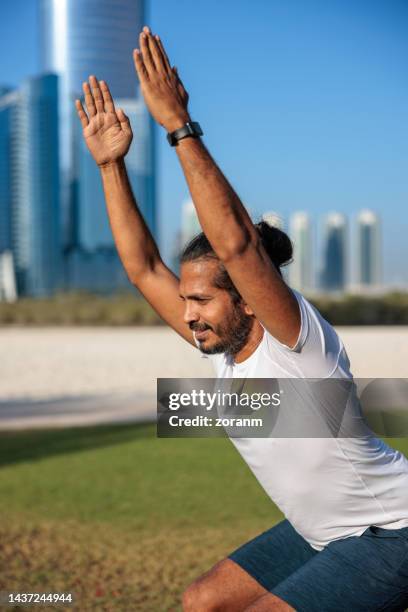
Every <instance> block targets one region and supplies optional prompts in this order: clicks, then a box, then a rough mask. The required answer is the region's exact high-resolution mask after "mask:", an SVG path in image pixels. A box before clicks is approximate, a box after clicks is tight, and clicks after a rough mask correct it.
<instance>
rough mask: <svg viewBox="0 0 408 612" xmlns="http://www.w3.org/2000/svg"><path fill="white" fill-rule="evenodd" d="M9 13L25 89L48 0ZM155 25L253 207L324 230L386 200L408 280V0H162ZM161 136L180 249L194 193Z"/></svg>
mask: <svg viewBox="0 0 408 612" xmlns="http://www.w3.org/2000/svg"><path fill="white" fill-rule="evenodd" d="M1 17H2V19H1V25H0V34H1V35H0V53H1V57H2V58H3V62H2V68H1V71H0V82H4V83H9V84H11V85H17V84H19V83H20V82H21V80H22V79H23V78H24V77H25V76H27V75H30V74H35V73H36V72H37V71H38V66H39V61H38V59H39V58H38V29H37V27H36V26H37V16H36V0H13V2H6V3H3V4H2V7H1ZM148 22H149V25H150V26H151V27H152V29H153V30H154V31H156V32H158V33H160V35H161V36H162V38H163V40H164V42H165V44H166V46H167V48H168V52H169V55H170V58H171V60H172V62H173V63H174V64H176V65H177V66H178V68H179V72H180V74H181V76H182V78H183V81H184V83H185V86H186V88H187V90H188V91H189V94H190V101H191V102H190V108H191V114H192V116H193V119H195V120H198V121H200V123H201V125H202V128H203V129H204V132H205V141H206V144H207V146H208V147H209V149H210V151H211V152H212V154H213V155H214V157H215V158H216V160H217V162H218V163H219V165H220V166H221V168H222V169H223V170H224V172H225V173H226V175H227V177H228V178H229V179H230V180H231V182H232V184H233V185H234V187H235V188H236V190H237V191H238V193H239V195H240V196H241V198H242V200H243V201H244V202H245V203H246V204H247V205H248V207H249V208H250V209H251V210H252V211H253V212H254V213H255V214H257V213H258V214H260V213H261V212H262V211H264V210H267V209H273V210H277V211H279V212H280V213H281V214H282V215H283V216H287V215H288V214H290V212H292V211H294V210H299V209H304V210H307V211H309V212H310V213H311V215H312V216H313V218H314V219H315V220H316V225H317V224H318V222H319V220H320V219H321V216H322V215H323V214H324V213H325V212H328V211H331V210H339V211H342V212H345V213H347V214H349V215H352V214H353V213H354V212H355V211H357V210H358V209H360V208H363V207H370V208H373V209H374V210H376V211H377V212H379V213H380V215H381V217H382V220H383V226H384V238H385V240H384V246H385V262H386V267H385V270H386V279H387V280H388V281H389V282H397V281H402V280H404V281H405V282H408V271H407V270H406V268H407V267H406V265H405V261H406V259H407V256H408V241H407V239H406V234H407V232H408V171H407V164H408V71H407V63H408V37H407V35H406V34H407V31H408V3H407V2H405V1H404V0H382V1H379V0H330V1H329V2H328V1H327V0H326V1H323V0H308V1H307V2H305V0H285V1H282V0H279V1H277V0H253V1H252V2H250V1H249V0H223V1H222V2H220V1H219V0H218V1H216V0H195V1H194V2H191V0H190V1H187V0H177V2H169V1H168V0H151V1H150V4H149V10H148ZM136 40H137V33H136V32H135V43H136ZM4 60H6V61H4ZM100 76H101V78H102V75H100ZM135 138H136V139H137V134H135ZM157 144H158V150H159V181H158V185H159V198H160V207H161V236H162V241H161V242H162V247H163V251H164V253H165V254H166V255H168V254H169V252H170V250H171V247H172V243H173V240H174V232H175V230H176V228H177V224H178V221H179V218H180V208H181V202H182V201H183V199H185V198H186V197H187V189H186V186H185V183H184V179H183V176H182V173H181V170H180V168H179V166H178V162H177V158H176V155H175V153H174V150H172V149H170V147H169V146H168V144H167V142H166V140H165V134H164V133H163V132H162V131H161V130H158V133H157Z"/></svg>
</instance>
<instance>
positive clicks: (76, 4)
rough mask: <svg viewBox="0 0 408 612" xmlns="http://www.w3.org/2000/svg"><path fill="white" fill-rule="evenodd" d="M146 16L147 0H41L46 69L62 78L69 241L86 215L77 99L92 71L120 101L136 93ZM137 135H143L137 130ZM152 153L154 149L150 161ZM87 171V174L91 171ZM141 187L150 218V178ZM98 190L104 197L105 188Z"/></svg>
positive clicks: (66, 233) (62, 144)
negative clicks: (77, 155)
mask: <svg viewBox="0 0 408 612" xmlns="http://www.w3.org/2000/svg"><path fill="white" fill-rule="evenodd" d="M143 21H144V1H143V0H41V29H42V32H41V41H42V50H41V51H42V53H41V55H42V68H43V69H44V70H45V71H52V72H54V73H56V74H58V75H59V77H60V108H59V115H60V150H61V156H60V159H61V178H62V202H63V231H64V243H65V244H70V245H71V244H73V243H74V244H75V241H76V238H77V233H78V228H77V227H76V221H77V220H79V216H80V214H81V213H80V212H79V211H78V210H77V209H76V205H77V201H76V195H77V188H78V182H77V181H78V177H77V176H76V175H75V170H74V164H73V155H74V149H75V126H76V124H77V123H78V119H77V117H76V113H75V110H74V100H75V98H79V97H81V96H82V83H83V82H84V81H86V80H87V79H88V77H89V75H90V74H94V75H96V76H97V77H98V78H100V79H104V80H105V81H106V82H107V83H108V84H109V87H110V89H111V92H112V96H113V98H114V99H115V100H117V99H120V98H121V99H123V98H126V99H134V98H136V97H137V94H138V80H137V76H136V73H135V69H134V65H133V58H132V51H133V49H134V48H135V46H137V45H138V34H139V32H140V30H141V28H142V27H143ZM143 129H144V128H143ZM149 129H150V128H149ZM150 133H151V132H150V131H149V137H150ZM135 139H136V140H138V134H136V137H135ZM153 144H154V143H153V141H152V142H151V143H150V145H149V146H150V147H151V148H153ZM137 151H138V149H137V148H136V147H135V155H140V156H143V155H145V147H141V148H140V150H139V152H137ZM152 155H153V153H152V152H151V154H150V157H149V163H150V161H151V159H152ZM140 163H141V164H144V163H145V162H140ZM140 163H139V164H140ZM84 172H85V174H87V173H88V170H87V169H85V170H84ZM91 174H92V173H91ZM151 176H153V173H152V175H151ZM86 180H87V181H88V182H87V183H86V185H85V186H84V187H83V190H85V191H86V190H87V189H88V188H89V187H90V186H91V185H92V186H93V185H94V182H93V180H92V178H89V180H88V179H86ZM151 181H153V178H151ZM132 186H133V187H134V189H135V191H137V189H138V188H137V186H136V185H135V184H133V183H132ZM140 192H141V193H142V192H143V195H141V200H143V202H142V201H141V202H140V203H141V206H142V207H143V208H145V209H147V218H148V220H149V219H150V220H153V219H154V218H155V196H154V187H152V184H151V182H150V187H149V188H148V189H147V192H146V183H144V186H143V189H142V187H140ZM98 193H99V196H100V193H101V192H100V189H98ZM98 200H99V202H100V203H99V206H100V207H103V199H100V198H99V197H98ZM150 228H151V230H152V231H153V232H155V230H156V227H155V226H154V225H153V226H152V225H150ZM105 230H106V227H105V229H103V228H102V234H101V239H100V240H99V242H104V241H105V238H106V235H105V233H104V231H105ZM95 232H96V230H95ZM95 232H94V233H95Z"/></svg>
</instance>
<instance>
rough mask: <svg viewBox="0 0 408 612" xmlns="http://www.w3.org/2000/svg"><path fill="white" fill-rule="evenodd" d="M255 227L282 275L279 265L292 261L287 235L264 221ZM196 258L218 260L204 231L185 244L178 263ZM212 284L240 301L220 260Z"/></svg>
mask: <svg viewBox="0 0 408 612" xmlns="http://www.w3.org/2000/svg"><path fill="white" fill-rule="evenodd" d="M255 227H256V230H257V232H258V234H259V237H260V238H261V241H262V245H263V247H264V249H265V251H266V253H267V254H268V256H269V258H270V260H271V261H272V263H273V264H274V266H275V268H276V269H277V271H278V272H279V274H280V275H281V276H282V273H281V271H280V268H281V266H286V265H287V264H289V263H291V261H292V254H293V246H292V243H291V241H290V239H289V236H288V235H287V234H285V232H283V231H282V230H280V229H279V228H277V227H274V226H272V225H269V224H268V223H267V222H266V221H260V222H259V223H255ZM196 259H217V260H218V257H217V255H216V253H215V251H214V249H213V248H212V246H211V244H210V243H209V241H208V239H207V236H206V235H205V234H204V232H201V234H198V235H197V236H195V237H194V238H193V239H192V240H191V241H190V242H189V243H188V244H187V246H185V247H184V249H183V251H182V253H181V258H180V263H186V262H188V261H195V260H196ZM214 284H215V286H216V287H218V288H219V289H225V290H226V291H228V292H229V293H230V294H231V297H232V299H233V301H234V302H235V303H238V302H240V301H241V296H240V294H239V293H238V291H237V290H236V288H235V286H234V284H233V282H232V280H231V279H230V277H229V275H228V272H227V271H226V269H225V267H224V266H223V265H222V263H221V262H220V264H219V270H218V272H217V274H216V276H215V279H214Z"/></svg>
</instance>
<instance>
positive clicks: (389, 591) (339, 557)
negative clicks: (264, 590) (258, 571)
mask: <svg viewBox="0 0 408 612" xmlns="http://www.w3.org/2000/svg"><path fill="white" fill-rule="evenodd" d="M271 592H272V594H273V595H276V596H277V597H279V598H280V599H282V600H283V601H285V602H287V603H288V604H289V605H291V606H292V607H293V608H295V610H296V611H297V612H321V610H324V611H325V612H350V611H351V610H352V612H367V611H368V610H369V611H370V612H380V611H381V612H383V611H386V612H403V611H404V610H405V609H406V608H407V607H408V528H406V529H405V530H386V529H381V528H378V527H369V528H368V529H367V530H366V531H365V532H364V533H363V534H362V535H361V536H358V537H354V536H353V537H349V538H345V539H343V540H338V541H335V542H332V543H330V544H329V545H328V546H327V547H326V548H325V549H324V550H323V551H321V552H319V553H318V554H317V555H316V556H315V557H314V558H313V559H311V560H310V561H308V562H307V563H306V564H305V565H303V566H302V567H300V568H299V569H298V570H297V571H295V572H294V573H293V574H291V575H290V576H288V577H287V578H286V579H285V580H284V581H283V582H281V583H280V584H278V585H277V586H276V587H274V588H273V589H272V590H271ZM252 609H254V610H256V609H257V607H256V602H255V604H254V608H251V610H252ZM261 609H262V608H261V607H260V610H261Z"/></svg>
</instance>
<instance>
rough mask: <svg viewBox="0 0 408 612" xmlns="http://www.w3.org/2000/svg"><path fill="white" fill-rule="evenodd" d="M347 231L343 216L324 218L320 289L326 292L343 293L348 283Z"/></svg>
mask: <svg viewBox="0 0 408 612" xmlns="http://www.w3.org/2000/svg"><path fill="white" fill-rule="evenodd" d="M347 231H348V226H347V219H346V217H345V215H343V214H341V213H337V212H333V213H330V214H328V215H327V216H326V218H325V221H324V231H323V234H324V235H323V270H322V279H321V281H322V282H321V285H322V289H324V290H326V291H344V289H345V288H346V285H347V283H348V274H347V266H348V261H347Z"/></svg>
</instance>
